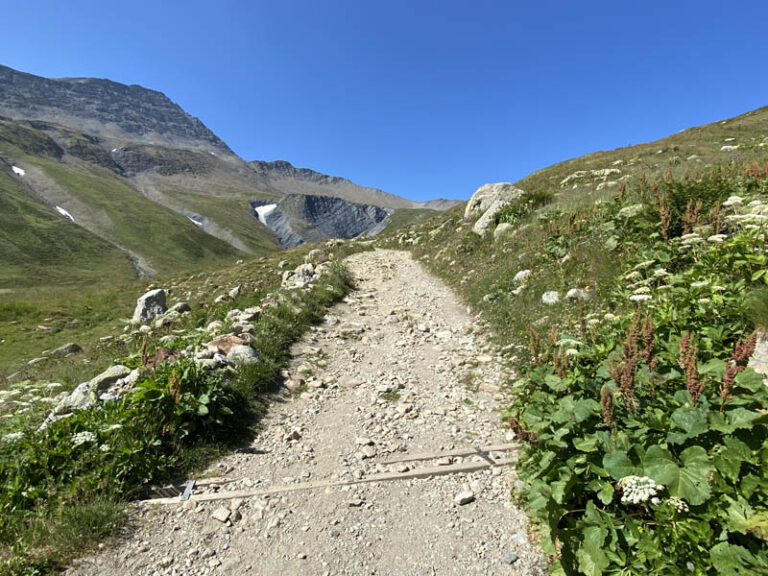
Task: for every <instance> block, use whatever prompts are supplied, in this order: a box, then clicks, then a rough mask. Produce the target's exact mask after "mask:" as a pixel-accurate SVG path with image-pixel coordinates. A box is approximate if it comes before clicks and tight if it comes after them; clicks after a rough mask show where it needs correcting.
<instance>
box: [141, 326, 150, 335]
mask: <svg viewBox="0 0 768 576" xmlns="http://www.w3.org/2000/svg"><path fill="white" fill-rule="evenodd" d="M139 332H141V333H142V334H149V333H150V332H152V328H151V327H150V326H147V325H146V324H144V325H143V326H141V327H139Z"/></svg>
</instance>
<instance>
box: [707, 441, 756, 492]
mask: <svg viewBox="0 0 768 576" xmlns="http://www.w3.org/2000/svg"><path fill="white" fill-rule="evenodd" d="M751 460H752V451H751V450H750V449H749V446H747V445H746V444H745V443H744V442H742V441H741V440H739V439H738V438H734V437H733V436H728V437H726V438H725V446H722V447H721V449H720V452H719V453H718V454H717V455H716V456H715V458H714V462H715V468H716V469H717V471H718V472H720V474H722V475H723V476H724V477H725V478H728V479H729V480H731V481H732V482H736V481H737V480H738V479H739V472H740V471H741V463H742V462H745V461H751Z"/></svg>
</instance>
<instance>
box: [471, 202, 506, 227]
mask: <svg viewBox="0 0 768 576" xmlns="http://www.w3.org/2000/svg"><path fill="white" fill-rule="evenodd" d="M509 202H510V201H509V200H505V199H504V198H496V200H494V201H493V202H492V203H491V205H490V206H489V207H488V210H486V211H485V212H484V213H483V215H482V216H480V218H478V219H477V222H475V225H474V226H472V232H474V233H475V234H480V236H484V235H485V233H486V232H488V228H490V226H491V224H493V223H494V221H495V218H496V214H498V213H499V211H501V209H502V208H504V206H506V205H507V204H509Z"/></svg>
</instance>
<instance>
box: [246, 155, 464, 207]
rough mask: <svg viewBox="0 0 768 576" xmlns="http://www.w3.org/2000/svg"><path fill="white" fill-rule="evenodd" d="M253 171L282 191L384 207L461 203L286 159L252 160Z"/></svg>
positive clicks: (278, 190) (440, 205)
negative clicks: (404, 193)
mask: <svg viewBox="0 0 768 576" xmlns="http://www.w3.org/2000/svg"><path fill="white" fill-rule="evenodd" d="M249 164H250V165H251V166H252V167H253V169H254V171H255V172H256V173H257V174H258V175H259V176H261V177H262V178H264V179H265V180H266V182H267V183H268V184H269V186H270V187H271V188H272V189H273V190H275V191H277V192H280V193H283V194H312V195H317V196H335V197H337V198H343V199H344V200H348V201H349V202H355V203H362V204H372V205H374V206H379V207H381V208H431V209H434V210H447V209H448V208H450V207H451V206H455V205H456V204H458V203H459V201H458V200H445V199H438V200H430V201H429V202H413V201H411V200H407V199H405V198H402V197H400V196H396V195H394V194H389V193H388V192H384V191H383V190H379V189H378V188H369V187H367V186H360V185H359V184H355V183H354V182H352V181H350V180H348V179H346V178H340V177H338V176H328V175H326V174H322V173H320V172H316V171H314V170H310V169H309V168H296V167H295V166H293V165H292V164H291V163H290V162H286V161H285V160H275V161H273V162H264V161H261V160H254V161H252V162H249Z"/></svg>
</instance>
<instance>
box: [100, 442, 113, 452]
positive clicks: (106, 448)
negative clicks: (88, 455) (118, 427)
mask: <svg viewBox="0 0 768 576" xmlns="http://www.w3.org/2000/svg"><path fill="white" fill-rule="evenodd" d="M111 449H112V448H110V447H109V444H102V445H101V446H99V452H109V451H110V450H111Z"/></svg>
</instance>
